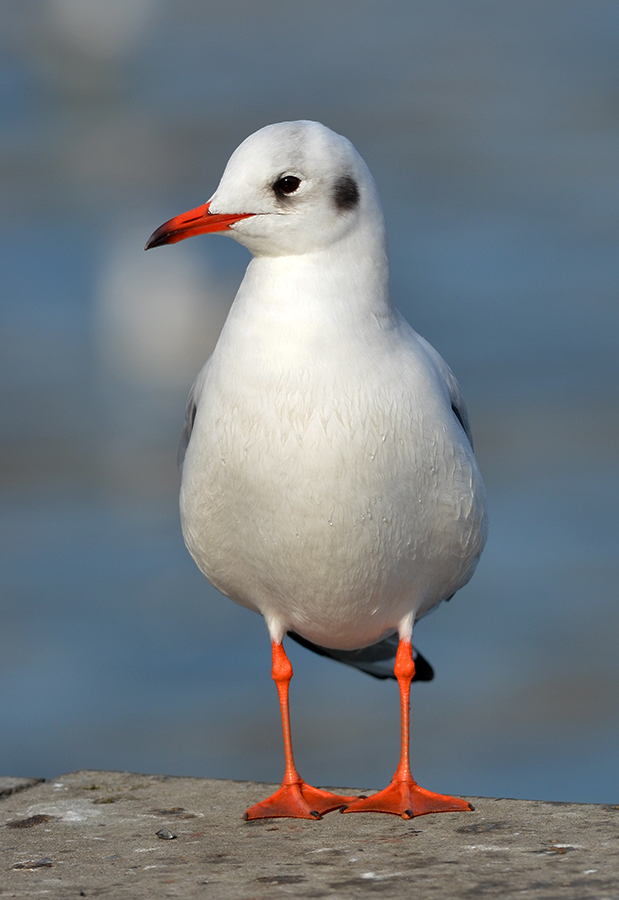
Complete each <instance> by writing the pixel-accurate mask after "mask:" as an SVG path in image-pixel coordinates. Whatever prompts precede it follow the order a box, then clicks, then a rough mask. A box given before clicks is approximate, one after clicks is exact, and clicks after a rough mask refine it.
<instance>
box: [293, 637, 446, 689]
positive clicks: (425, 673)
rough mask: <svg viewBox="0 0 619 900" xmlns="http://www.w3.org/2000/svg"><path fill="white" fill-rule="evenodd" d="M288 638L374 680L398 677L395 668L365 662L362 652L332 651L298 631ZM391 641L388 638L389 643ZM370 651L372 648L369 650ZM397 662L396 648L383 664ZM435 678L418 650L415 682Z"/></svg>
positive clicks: (432, 670)
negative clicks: (375, 666)
mask: <svg viewBox="0 0 619 900" xmlns="http://www.w3.org/2000/svg"><path fill="white" fill-rule="evenodd" d="M288 637H291V638H292V640H293V641H296V642H297V644H300V645H301V646H302V647H305V649H306V650H311V651H312V652H313V653H316V654H318V656H326V657H327V658H328V659H333V660H335V661H336V662H339V663H343V665H345V666H351V667H352V668H354V669H359V670H360V671H361V672H365V674H366V675H371V676H372V678H378V680H379V681H387V680H391V681H396V680H397V679H396V676H395V674H394V672H393V668H392V667H391V671H389V670H388V669H387V670H386V669H384V668H383V669H382V670H381V669H378V670H377V669H376V668H373V667H372V662H374V665H376V662H377V660H374V661H370V660H367V659H366V660H364V659H363V658H360V657H358V656H357V654H359V653H360V652H361V651H356V650H352V651H347V650H341V651H340V650H331V649H329V648H328V647H321V646H320V645H319V644H314V643H312V641H308V640H307V638H304V637H302V636H301V635H300V634H297V632H296V631H289V632H288ZM389 640H390V639H389V638H387V641H389ZM385 643H386V642H385V641H379V642H378V644H377V645H374V646H375V647H377V646H379V645H382V644H385ZM367 649H370V648H367ZM383 659H384V662H385V663H387V662H391V660H393V662H395V648H394V651H393V652H389V653H386V654H385V655H384V656H383V658H382V659H381V662H382V661H383ZM433 678H434V669H433V668H432V666H431V665H430V663H429V662H428V660H427V659H426V658H425V657H423V656H422V655H421V653H419V651H418V650H416V649H415V675H414V676H413V681H432V679H433Z"/></svg>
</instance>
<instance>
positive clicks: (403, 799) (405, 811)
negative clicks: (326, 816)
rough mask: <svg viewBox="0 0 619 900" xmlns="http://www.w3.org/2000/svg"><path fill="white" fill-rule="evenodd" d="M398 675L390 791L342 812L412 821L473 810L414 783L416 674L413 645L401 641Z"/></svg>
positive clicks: (358, 801) (397, 665)
mask: <svg viewBox="0 0 619 900" xmlns="http://www.w3.org/2000/svg"><path fill="white" fill-rule="evenodd" d="M394 671H395V675H396V678H397V679H398V684H399V686H400V711H401V723H402V733H401V752H400V762H399V763H398V768H397V769H396V772H395V775H394V776H393V778H392V779H391V784H390V785H389V787H387V788H385V789H384V790H383V791H379V792H378V793H377V794H372V796H371V797H368V798H367V800H353V802H352V803H349V804H348V807H347V808H346V809H343V810H342V812H345V813H352V812H382V813H393V814H394V815H396V816H402V818H403V819H412V818H413V816H423V815H425V813H437V812H456V811H458V810H470V809H473V807H472V806H471V804H470V803H467V801H466V800H458V799H457V798H456V797H448V796H445V795H443V794H434V793H432V791H426V790H424V788H421V787H419V785H418V784H417V782H416V781H414V780H413V776H412V775H411V769H410V756H409V753H410V751H409V735H410V690H411V681H412V680H413V675H414V674H415V663H414V662H413V648H412V646H411V643H410V641H406V640H400V644H399V646H398V652H397V655H396V658H395V669H394Z"/></svg>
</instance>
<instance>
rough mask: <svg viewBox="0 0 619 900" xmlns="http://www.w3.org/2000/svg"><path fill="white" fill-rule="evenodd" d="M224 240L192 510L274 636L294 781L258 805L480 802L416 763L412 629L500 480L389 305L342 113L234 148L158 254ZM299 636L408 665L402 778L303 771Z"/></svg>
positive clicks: (379, 668)
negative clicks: (355, 782) (381, 784)
mask: <svg viewBox="0 0 619 900" xmlns="http://www.w3.org/2000/svg"><path fill="white" fill-rule="evenodd" d="M210 232H216V233H222V234H226V235H229V236H230V237H232V238H234V240H236V241H238V242H239V243H240V244H243V245H244V246H245V247H247V249H248V250H249V251H250V253H251V255H252V259H251V261H250V263H249V265H248V267H247V271H246V273H245V277H244V278H243V281H242V283H241V285H240V287H239V290H238V293H237V295H236V298H235V300H234V303H233V304H232V307H231V309H230V313H229V315H228V318H227V320H226V323H225V325H224V327H223V330H222V332H221V335H220V337H219V341H218V343H217V345H216V347H215V350H214V351H213V353H212V355H211V357H210V358H209V359H208V361H207V362H206V365H205V366H204V368H203V369H202V371H201V372H200V374H199V375H198V377H197V379H196V381H195V383H194V385H193V387H192V389H191V392H190V394H189V399H188V402H187V409H186V420H185V427H184V431H183V434H182V437H181V444H180V448H179V465H180V468H181V490H180V509H181V522H182V529H183V535H184V539H185V543H186V545H187V547H188V549H189V552H190V553H191V555H192V556H193V558H194V560H195V562H196V563H197V565H198V567H199V568H200V570H201V571H202V572H203V574H204V575H205V576H206V578H207V579H208V580H209V581H210V582H211V584H213V585H214V586H215V587H216V588H217V589H218V590H219V591H221V592H222V593H223V594H225V595H226V596H228V597H229V598H230V599H232V600H234V601H235V602H236V603H239V604H241V605H242V606H245V607H247V608H249V609H251V610H254V611H255V612H258V613H261V614H262V616H263V617H264V620H265V622H266V626H267V628H268V632H269V636H270V639H271V644H272V660H273V661H272V673H271V674H272V677H273V679H274V681H275V684H276V687H277V691H278V695H279V703H280V710H281V718H282V729H283V736H284V750H285V763H286V766H285V774H284V778H283V781H282V784H281V787H280V788H279V789H278V790H277V791H276V792H275V793H274V794H272V795H271V796H270V797H268V798H267V799H265V800H263V801H262V802H260V803H257V804H256V805H254V806H252V807H250V809H248V810H247V811H246V812H245V815H244V817H245V819H260V818H276V817H294V818H306V819H310V818H313V819H319V818H321V816H322V815H323V814H324V813H327V812H330V811H332V810H336V809H340V810H341V811H343V812H346V813H352V812H382V813H392V814H396V815H400V816H402V817H403V818H405V819H408V818H412V817H413V816H418V815H423V814H425V813H435V812H448V811H456V810H467V809H472V807H471V805H470V804H469V803H467V802H466V801H464V800H461V799H458V798H455V797H449V796H446V795H442V794H435V793H433V792H431V791H428V790H425V789H424V788H422V787H420V786H419V785H418V784H417V783H416V782H415V781H414V779H413V777H412V775H411V769H410V763H409V731H410V725H409V710H410V685H411V681H412V680H413V678H414V677H415V668H416V667H415V652H414V650H413V647H412V633H413V624H414V622H415V621H416V620H417V619H418V618H420V617H421V616H423V615H424V614H425V613H427V612H429V611H430V610H431V609H432V608H434V607H435V606H436V605H437V604H439V603H440V602H441V601H443V600H447V599H450V598H451V597H452V596H453V595H454V593H455V592H456V591H457V590H458V589H459V588H461V587H462V586H463V585H465V584H466V583H467V582H468V581H469V579H470V578H471V576H472V574H473V572H474V570H475V567H476V565H477V562H478V560H479V557H480V555H481V552H482V550H483V547H484V543H485V540H486V532H487V519H486V504H485V491H484V486H483V482H482V479H481V475H480V473H479V469H478V467H477V463H476V460H475V457H474V455H473V447H472V439H471V431H470V427H469V420H468V415H467V411H466V407H465V404H464V401H463V398H462V394H461V391H460V388H459V386H458V383H457V381H456V379H455V377H454V375H453V374H452V372H451V370H450V369H449V367H448V366H447V364H446V363H445V362H444V361H443V359H442V358H441V357H440V355H439V354H438V353H437V351H436V350H435V349H434V348H433V347H432V346H431V345H430V344H429V343H428V342H427V341H426V340H424V338H422V337H421V336H420V335H418V334H417V333H416V332H415V331H414V330H413V329H412V328H411V326H410V325H409V324H408V323H407V322H406V320H405V319H404V318H403V317H402V315H401V314H400V313H399V312H398V311H397V309H396V308H395V306H394V305H393V302H392V299H391V296H390V288H389V262H388V257H387V250H386V238H385V223H384V217H383V213H382V209H381V204H380V200H379V197H378V191H377V188H376V185H375V183H374V180H373V178H372V176H371V174H370V172H369V169H368V167H367V166H366V164H365V162H364V161H363V159H362V158H361V156H360V155H359V154H358V153H357V151H356V150H355V148H354V147H353V145H352V144H351V143H350V141H348V140H347V139H346V138H344V137H342V136H341V135H339V134H336V133H335V132H333V131H331V130H330V129H329V128H327V127H325V126H324V125H321V124H320V123H318V122H311V121H296V122H281V123H278V124H275V125H268V126H266V127H265V128H262V129H260V130H259V131H257V132H255V134H252V135H250V136H249V137H248V138H247V139H246V140H245V141H244V142H243V143H242V144H241V145H240V146H239V147H238V148H237V149H236V150H235V151H234V153H233V154H232V156H231V158H230V160H229V162H228V164H227V166H226V168H225V171H224V174H223V176H222V178H221V181H220V183H219V186H218V188H217V190H216V191H215V193H214V194H213V195H212V197H211V198H210V200H209V201H208V202H207V203H205V204H203V205H202V206H198V207H197V208H195V209H192V210H190V211H189V212H186V213H183V214H181V215H179V216H176V217H174V218H172V219H170V220H169V221H167V222H165V223H164V224H163V225H162V226H161V227H160V228H158V229H157V230H156V231H155V232H154V233H153V234H152V236H151V237H150V238H149V240H148V242H147V244H146V247H145V249H146V250H148V249H150V248H151V247H159V246H161V245H164V244H174V243H176V242H177V241H181V240H184V239H185V238H188V237H192V236H194V235H199V234H204V233H210ZM287 634H289V635H290V636H291V637H293V638H295V639H296V640H298V641H299V642H300V643H301V644H303V645H304V646H306V647H309V648H310V649H313V650H315V651H316V652H318V653H321V654H323V655H326V656H331V657H333V658H335V659H338V660H340V661H341V662H344V663H346V664H348V665H353V666H356V667H358V668H360V669H362V670H364V671H368V672H369V673H370V674H374V675H376V676H377V677H382V678H384V677H390V676H391V677H395V678H396V679H397V681H398V684H399V690H400V705H401V754H400V760H399V764H398V767H397V769H396V772H395V775H394V777H393V779H392V781H391V783H390V784H389V785H388V787H387V788H385V789H384V790H382V791H379V792H378V793H375V794H372V795H371V796H369V797H347V796H341V795H339V794H334V793H331V792H330V791H325V790H321V789H318V788H316V787H312V786H311V785H309V784H307V783H306V782H305V781H304V780H303V779H302V778H301V776H300V775H299V773H298V771H297V768H296V766H295V762H294V757H293V751H292V739H291V732H290V717H289V706H288V695H289V685H290V679H291V678H292V666H291V664H290V661H289V659H288V657H287V655H286V652H285V650H284V645H283V640H284V636H285V635H287ZM394 656H395V662H393V657H394ZM420 662H421V663H422V664H423V666H422V667H423V668H424V673H422V677H426V678H428V677H431V669H429V666H428V664H427V663H425V661H424V660H423V659H422V658H420V657H419V656H417V663H418V665H419V663H420ZM428 670H429V673H428Z"/></svg>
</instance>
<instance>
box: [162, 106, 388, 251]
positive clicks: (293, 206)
mask: <svg viewBox="0 0 619 900" xmlns="http://www.w3.org/2000/svg"><path fill="white" fill-rule="evenodd" d="M368 229H370V230H371V231H372V232H374V239H375V240H377V241H378V242H379V243H380V244H382V241H383V232H384V225H383V216H382V211H381V207H380V201H379V199H378V193H377V191H376V186H375V184H374V180H373V178H372V176H371V175H370V172H369V169H368V167H367V166H366V164H365V163H364V161H363V160H362V158H361V157H360V156H359V154H358V153H357V151H356V150H355V148H354V147H353V145H352V144H351V143H350V141H348V140H347V139H346V138H344V137H342V136H341V135H339V134H336V133H335V132H334V131H331V130H330V129H329V128H326V127H325V126H324V125H321V124H320V123H319V122H309V121H299V122H280V123H279V124H277V125H267V126H266V127H265V128H261V129H260V131H257V132H255V134H252V135H250V137H248V138H247V139H246V140H245V141H243V143H242V144H241V145H240V147H238V148H237V149H236V150H235V151H234V153H233V154H232V156H231V157H230V160H229V162H228V165H227V166H226V169H225V171H224V174H223V176H222V179H221V181H220V183H219V187H218V188H217V190H216V191H215V193H214V194H213V196H212V197H211V199H210V200H209V201H208V203H206V204H204V206H202V207H198V208H197V209H195V210H191V211H190V212H189V213H184V214H183V215H181V216H177V217H176V218H174V219H170V221H169V222H166V223H165V224H164V225H162V226H161V228H158V229H157V231H155V232H154V234H153V235H152V236H151V238H150V239H149V241H148V243H147V245H146V249H148V248H150V247H154V246H159V245H160V244H164V243H174V242H176V241H178V240H182V239H183V238H185V237H190V236H192V235H194V234H200V233H203V232H205V231H223V232H226V233H227V234H229V235H230V236H231V237H233V238H234V239H235V240H237V241H239V243H241V244H244V245H245V246H246V247H247V248H248V249H249V250H250V251H251V252H252V253H253V254H254V256H290V255H300V254H304V253H312V252H315V251H317V250H321V249H324V248H327V247H332V246H333V245H334V244H336V243H337V242H339V241H341V240H342V239H343V238H345V237H346V236H348V235H351V234H353V233H354V232H355V231H364V232H365V231H367V230H368Z"/></svg>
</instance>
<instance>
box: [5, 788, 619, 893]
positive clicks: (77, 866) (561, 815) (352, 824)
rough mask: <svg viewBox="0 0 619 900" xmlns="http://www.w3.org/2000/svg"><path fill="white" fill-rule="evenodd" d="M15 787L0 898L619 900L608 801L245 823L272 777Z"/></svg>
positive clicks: (617, 832)
mask: <svg viewBox="0 0 619 900" xmlns="http://www.w3.org/2000/svg"><path fill="white" fill-rule="evenodd" d="M12 782H14V783H15V784H14V785H13V787H16V786H20V787H21V789H20V790H18V791H17V792H14V793H10V794H7V793H5V794H4V795H2V794H0V848H1V855H0V860H1V862H0V867H1V874H0V896H2V897H3V898H4V897H18V898H33V897H38V896H39V895H41V896H44V897H46V898H51V900H55V898H59V900H60V898H62V900H66V898H73V897H75V898H77V897H110V898H115V900H116V898H119V900H123V898H131V900H140V898H150V900H152V898H159V897H162V898H163V897H182V898H194V897H196V898H202V897H204V898H217V900H220V898H221V900H227V898H231V900H250V898H255V900H262V898H277V897H298V898H320V897H335V898H338V900H339V898H366V897H372V896H380V897H381V898H383V900H389V898H404V897H408V896H410V897H415V900H426V898H430V900H434V898H436V900H450V898H471V900H473V898H478V897H485V896H499V897H501V898H505V897H508V898H509V897H520V898H527V900H528V898H540V900H542V898H543V900H552V898H561V900H566V898H574V900H582V898H589V897H591V898H596V900H619V806H617V807H615V806H597V805H583V804H555V803H544V802H539V801H523V800H502V799H498V800H495V799H485V798H471V800H472V802H473V804H474V806H475V812H471V813H443V814H441V815H429V816H423V817H420V818H417V819H413V820H409V821H404V820H403V819H400V818H396V817H395V816H386V815H378V814H367V815H354V816H353V815H350V816H343V815H340V814H339V813H337V812H336V813H330V814H329V815H328V816H325V817H324V818H323V819H322V820H321V821H305V820H293V819H270V820H262V821H258V822H245V821H243V819H242V813H243V811H244V809H245V808H246V807H247V806H249V805H250V804H253V803H255V802H256V801H258V800H260V799H262V798H263V797H264V796H265V795H266V793H267V792H268V791H269V790H270V789H271V786H270V785H263V784H255V783H248V782H233V781H214V780H207V779H197V778H175V777H165V776H153V775H136V774H128V773H117V772H74V773H72V774H70V775H64V776H62V777H60V778H57V779H56V780H53V781H47V782H44V783H37V782H36V779H34V780H33V779H0V789H1V788H2V786H3V785H4V786H6V787H10V786H11V785H10V783H12ZM340 790H341V789H340ZM353 793H355V792H354V791H353Z"/></svg>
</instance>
